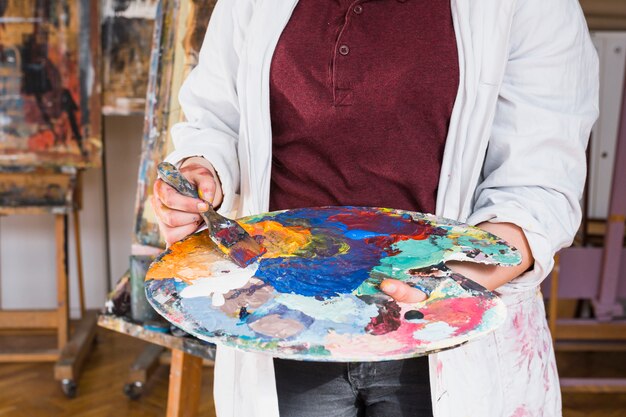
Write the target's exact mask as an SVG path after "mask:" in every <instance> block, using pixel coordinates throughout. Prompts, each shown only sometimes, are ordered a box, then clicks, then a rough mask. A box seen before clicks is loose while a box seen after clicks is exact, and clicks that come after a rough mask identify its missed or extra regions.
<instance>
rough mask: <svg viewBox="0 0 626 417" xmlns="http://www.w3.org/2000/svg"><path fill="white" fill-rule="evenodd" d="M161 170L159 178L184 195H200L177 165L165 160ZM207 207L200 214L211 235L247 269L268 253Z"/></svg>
mask: <svg viewBox="0 0 626 417" xmlns="http://www.w3.org/2000/svg"><path fill="white" fill-rule="evenodd" d="M157 170H158V172H159V177H160V178H161V179H162V180H163V181H165V183H167V184H168V185H170V186H171V187H173V188H174V189H175V190H176V191H178V192H179V193H180V194H182V195H184V196H187V197H192V198H199V196H198V190H197V189H196V187H195V186H194V185H193V184H191V183H190V182H189V181H187V179H186V178H185V177H184V176H183V175H182V174H181V173H180V172H179V171H178V169H176V167H175V166H174V165H172V164H170V163H169V162H161V163H160V164H159V165H158V167H157ZM207 206H208V207H209V209H208V210H207V211H205V212H203V213H200V215H201V216H202V219H204V222H205V223H206V224H207V227H208V231H209V236H210V237H211V240H212V241H213V242H214V243H215V244H216V245H217V247H218V248H219V249H220V250H221V251H222V252H223V253H224V254H226V255H227V256H228V257H229V258H230V259H231V260H232V261H233V262H234V263H235V264H237V265H238V266H240V267H241V268H245V267H246V266H248V265H250V264H251V263H253V262H254V261H256V260H257V259H258V258H259V256H261V255H262V254H263V253H265V248H264V247H262V246H261V245H259V243H258V242H257V241H256V240H254V238H253V237H252V236H250V235H249V234H248V232H246V231H245V229H244V228H243V227H241V225H240V224H239V223H237V222H236V221H235V220H231V219H229V218H227V217H224V216H222V215H221V214H219V213H218V212H216V211H215V210H214V209H213V206H212V205H211V204H210V203H208V202H207Z"/></svg>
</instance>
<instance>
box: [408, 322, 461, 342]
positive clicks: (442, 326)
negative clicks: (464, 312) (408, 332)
mask: <svg viewBox="0 0 626 417" xmlns="http://www.w3.org/2000/svg"><path fill="white" fill-rule="evenodd" d="M455 331H456V328H454V327H452V326H450V325H449V324H448V323H445V322H443V321H438V322H436V323H430V324H427V325H426V326H424V328H422V329H420V330H417V331H416V332H413V337H414V338H415V339H418V340H424V341H427V342H434V341H437V340H443V339H445V338H447V337H450V336H452V335H453V334H454V332H455Z"/></svg>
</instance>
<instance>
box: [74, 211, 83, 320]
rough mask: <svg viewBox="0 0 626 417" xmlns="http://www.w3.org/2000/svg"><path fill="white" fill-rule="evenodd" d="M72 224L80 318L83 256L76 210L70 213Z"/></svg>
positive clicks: (81, 310) (81, 313)
mask: <svg viewBox="0 0 626 417" xmlns="http://www.w3.org/2000/svg"><path fill="white" fill-rule="evenodd" d="M72 217H73V218H72V220H73V222H74V243H75V244H76V276H77V277H78V297H79V303H80V316H81V317H85V282H84V279H83V255H82V250H81V244H80V216H79V213H78V210H76V209H74V210H73V211H72Z"/></svg>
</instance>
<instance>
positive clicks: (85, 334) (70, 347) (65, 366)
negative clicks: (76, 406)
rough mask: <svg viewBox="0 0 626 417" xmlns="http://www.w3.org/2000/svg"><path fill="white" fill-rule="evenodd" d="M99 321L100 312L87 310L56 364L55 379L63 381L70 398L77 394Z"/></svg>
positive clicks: (64, 388) (62, 385) (62, 383)
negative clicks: (80, 377)
mask: <svg viewBox="0 0 626 417" xmlns="http://www.w3.org/2000/svg"><path fill="white" fill-rule="evenodd" d="M97 322H98V312H97V311H87V312H86V313H85V314H84V315H83V317H82V318H81V320H80V322H79V323H78V324H77V325H76V330H75V331H74V333H73V334H72V338H71V339H70V341H69V343H68V344H67V345H65V348H64V349H63V350H62V351H61V356H60V358H59V360H58V361H57V363H56V364H55V365H54V379H55V380H57V381H60V382H61V388H62V389H63V392H64V393H65V395H66V396H68V397H70V398H72V397H74V396H75V395H76V385H77V380H78V375H79V374H80V371H81V368H82V366H83V363H84V362H85V359H86V358H87V354H88V353H89V349H90V348H91V346H92V344H93V340H94V337H95V335H96V326H97Z"/></svg>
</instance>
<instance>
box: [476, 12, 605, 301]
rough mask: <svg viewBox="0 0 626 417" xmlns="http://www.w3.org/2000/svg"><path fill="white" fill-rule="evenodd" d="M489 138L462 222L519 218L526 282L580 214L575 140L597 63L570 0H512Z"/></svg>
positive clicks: (581, 172) (522, 284) (546, 264)
mask: <svg viewBox="0 0 626 417" xmlns="http://www.w3.org/2000/svg"><path fill="white" fill-rule="evenodd" d="M509 52H510V55H509V60H508V63H507V66H506V69H505V74H504V78H503V82H502V86H501V89H500V93H499V98H498V102H497V108H496V115H495V119H494V124H493V129H492V133H491V137H490V139H489V145H488V148H487V154H486V157H485V158H486V159H485V163H484V167H483V173H482V181H481V183H480V184H479V185H478V187H477V190H476V194H475V199H474V208H473V213H472V214H471V216H470V217H469V219H468V223H470V224H472V225H476V224H478V223H481V222H484V221H491V222H496V223H501V222H510V223H514V224H516V225H518V226H519V227H521V228H522V229H523V231H524V233H525V235H526V238H527V239H528V242H529V244H530V247H531V251H532V254H533V256H534V258H535V264H534V268H533V269H532V270H530V271H528V272H526V273H525V274H523V275H522V276H521V277H519V278H517V279H515V280H513V281H512V282H511V283H510V284H509V285H510V286H513V287H515V288H517V289H525V288H529V287H531V286H536V285H537V284H538V283H539V282H540V281H541V280H542V279H543V278H545V277H546V275H547V274H548V273H549V272H550V271H551V269H552V266H553V257H554V254H555V252H556V251H558V250H559V249H561V248H563V247H566V246H569V245H570V244H571V242H572V239H573V237H574V235H575V233H576V231H577V229H578V227H579V224H580V219H581V208H580V199H581V197H582V191H583V185H584V182H585V176H586V158H585V149H586V146H587V141H588V138H589V133H590V130H591V127H592V125H593V123H594V122H595V120H596V118H597V114H598V89H599V86H598V84H599V79H598V62H597V55H596V52H595V49H594V47H593V45H592V43H591V40H590V37H589V33H588V30H587V26H586V23H585V20H584V17H583V15H582V12H581V10H580V7H579V5H578V2H577V1H576V0H551V1H545V0H520V1H519V2H518V5H517V10H516V13H515V15H514V17H513V24H512V29H511V41H510V51H509Z"/></svg>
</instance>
